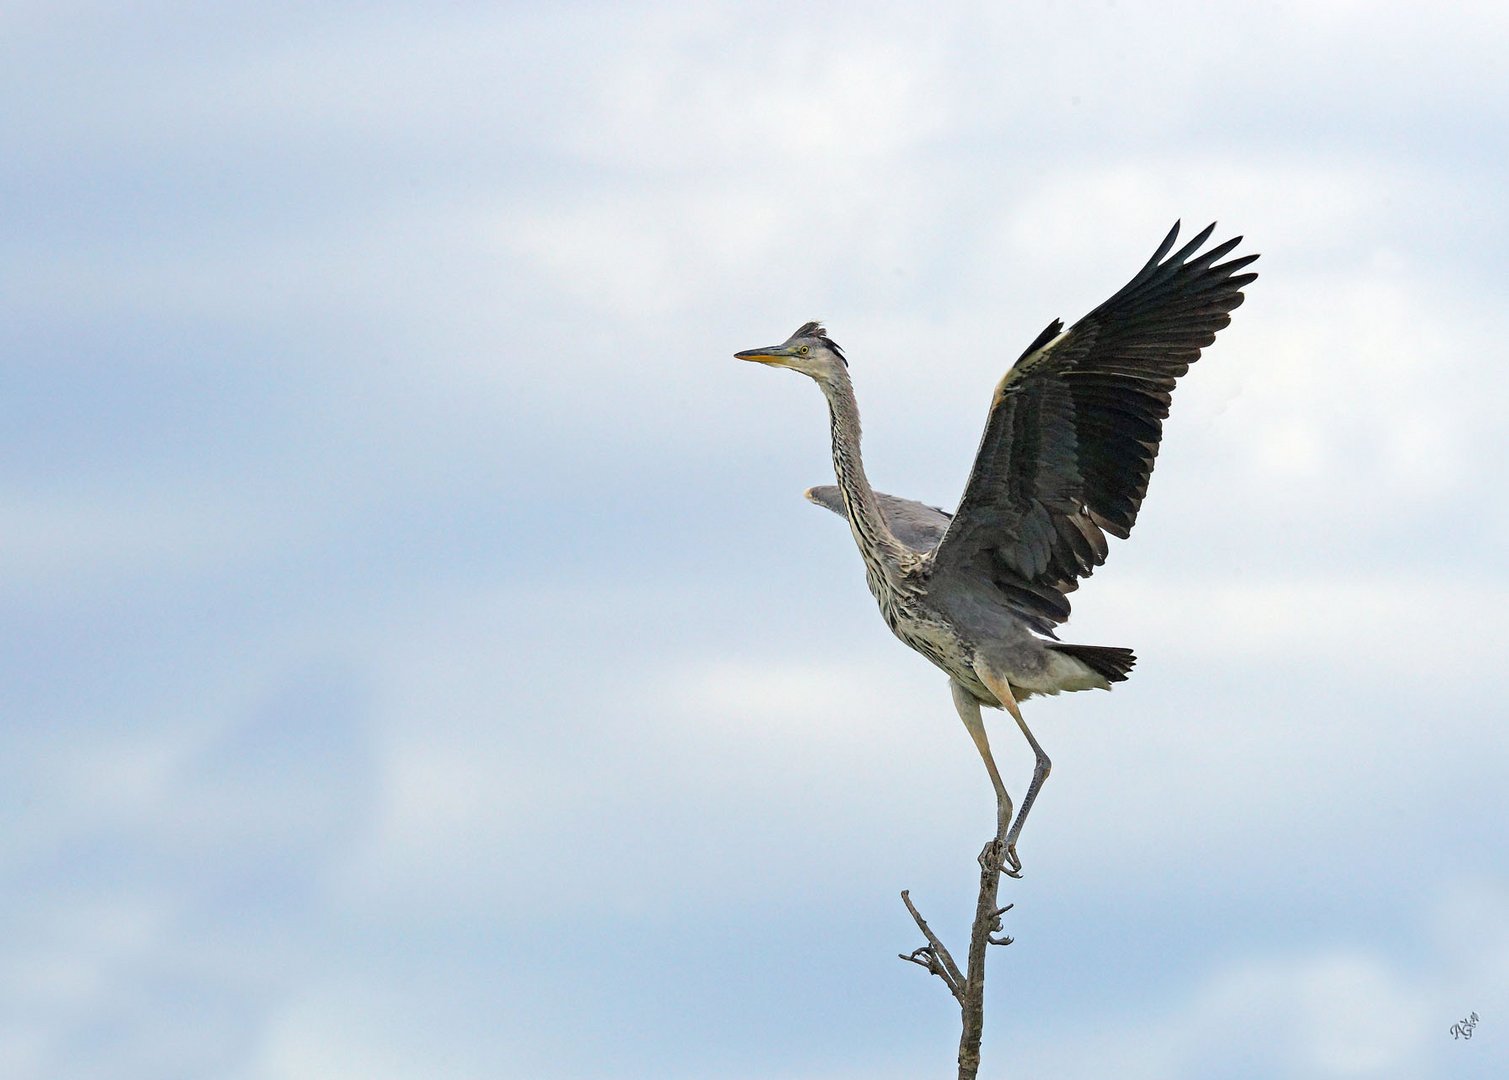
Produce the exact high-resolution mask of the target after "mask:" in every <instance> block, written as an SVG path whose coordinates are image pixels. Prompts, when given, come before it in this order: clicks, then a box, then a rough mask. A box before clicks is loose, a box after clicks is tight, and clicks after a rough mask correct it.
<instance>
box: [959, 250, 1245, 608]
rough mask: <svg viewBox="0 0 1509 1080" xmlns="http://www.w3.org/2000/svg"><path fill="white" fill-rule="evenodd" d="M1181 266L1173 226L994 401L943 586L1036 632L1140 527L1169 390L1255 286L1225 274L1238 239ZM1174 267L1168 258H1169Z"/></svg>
mask: <svg viewBox="0 0 1509 1080" xmlns="http://www.w3.org/2000/svg"><path fill="white" fill-rule="evenodd" d="M1214 229H1215V225H1211V226H1209V227H1208V228H1206V229H1205V230H1204V231H1203V232H1201V233H1200V235H1198V236H1196V237H1195V238H1194V239H1193V240H1191V241H1190V242H1189V243H1188V244H1186V245H1185V246H1184V247H1182V248H1180V249H1179V250H1178V251H1177V252H1175V253H1174V254H1173V255H1168V253H1169V251H1170V250H1171V249H1172V248H1173V246H1174V241H1175V239H1176V238H1177V237H1178V235H1179V226H1178V224H1177V223H1176V224H1175V225H1174V227H1173V229H1171V230H1170V231H1169V234H1168V236H1167V237H1166V238H1165V239H1164V241H1163V243H1162V244H1161V245H1160V246H1159V248H1158V250H1157V252H1156V253H1155V254H1154V255H1153V257H1152V258H1151V259H1150V260H1149V261H1148V263H1147V265H1146V266H1144V267H1143V268H1142V270H1141V271H1140V272H1139V273H1138V274H1137V276H1136V277H1134V278H1133V279H1132V280H1131V281H1129V282H1128V283H1127V284H1126V286H1125V287H1124V288H1123V289H1122V290H1121V291H1120V292H1118V293H1117V294H1116V295H1115V296H1113V297H1111V298H1110V299H1109V300H1107V301H1106V302H1105V303H1104V304H1101V305H1100V306H1099V307H1098V308H1096V309H1095V310H1094V311H1092V312H1090V314H1088V315H1086V316H1085V317H1084V318H1083V319H1080V320H1079V322H1077V323H1075V324H1074V325H1073V326H1072V327H1070V328H1069V330H1068V331H1067V332H1064V331H1063V323H1062V322H1060V321H1058V320H1056V319H1055V320H1054V321H1053V322H1052V323H1050V324H1049V326H1048V328H1047V329H1046V330H1044V331H1043V332H1042V333H1041V334H1039V335H1038V337H1037V340H1036V341H1034V342H1033V343H1032V344H1031V345H1030V346H1028V348H1027V351H1026V352H1025V353H1023V354H1022V357H1021V359H1019V360H1018V361H1017V362H1016V364H1015V365H1014V366H1013V367H1012V369H1011V370H1010V371H1009V372H1007V373H1006V377H1005V378H1004V379H1002V380H1001V382H1000V384H999V385H998V386H997V387H996V392H995V398H994V399H993V400H992V402H991V406H990V418H989V420H988V421H987V422H986V425H985V434H984V436H983V437H982V438H981V440H980V449H979V452H978V454H977V455H976V456H975V465H974V470H973V471H972V472H971V473H970V477H969V483H968V485H967V486H966V487H965V490H964V498H963V500H962V501H961V502H960V503H959V509H958V511H957V513H955V515H954V518H953V520H952V522H951V523H950V524H949V527H948V531H947V533H946V534H945V535H944V537H943V539H942V540H941V541H940V542H939V544H938V547H937V549H936V550H935V552H934V556H933V574H934V579H935V581H937V580H939V579H940V577H947V576H954V577H956V578H957V579H960V580H961V581H967V582H968V583H970V584H976V585H977V584H979V583H981V582H989V583H991V584H993V585H995V586H996V587H997V588H998V589H999V590H1000V591H1001V592H1002V593H1004V595H1005V597H1006V599H1007V602H1008V603H1010V604H1011V605H1012V607H1013V608H1014V609H1016V610H1017V611H1019V612H1020V613H1021V614H1022V616H1023V617H1024V618H1025V619H1026V620H1027V622H1028V623H1029V624H1030V625H1032V626H1033V627H1034V628H1035V629H1038V630H1044V631H1047V630H1051V628H1052V626H1054V625H1056V624H1057V623H1060V622H1062V621H1063V620H1064V619H1066V618H1068V616H1069V602H1068V600H1066V599H1065V594H1066V593H1069V592H1072V591H1073V590H1074V589H1075V588H1076V587H1077V586H1078V583H1079V579H1080V578H1082V577H1086V576H1088V575H1089V574H1090V573H1091V572H1092V571H1093V570H1094V569H1095V567H1097V566H1099V565H1101V564H1102V563H1103V562H1105V560H1106V552H1107V544H1106V537H1105V534H1106V533H1110V534H1111V535H1112V536H1118V537H1121V538H1123V539H1124V538H1125V537H1126V536H1127V534H1128V533H1129V532H1130V531H1131V529H1132V526H1133V524H1135V523H1136V521H1137V512H1138V510H1139V509H1140V508H1141V506H1142V499H1143V496H1145V495H1146V494H1147V485H1148V477H1149V476H1150V475H1151V474H1152V471H1153V462H1154V460H1155V459H1156V458H1157V456H1158V444H1159V440H1160V439H1161V438H1162V436H1163V421H1164V419H1165V418H1166V417H1167V416H1168V410H1169V401H1170V395H1171V392H1172V391H1173V389H1174V382H1175V380H1176V379H1178V377H1179V376H1180V375H1183V374H1184V373H1185V372H1186V371H1188V370H1189V365H1190V364H1192V363H1194V362H1195V361H1196V360H1198V359H1199V358H1200V350H1201V349H1203V348H1205V347H1206V346H1207V345H1209V344H1210V343H1211V342H1212V341H1214V340H1215V336H1216V331H1218V330H1220V329H1221V328H1222V327H1224V326H1225V325H1226V324H1227V323H1229V322H1230V321H1231V315H1230V312H1231V311H1232V310H1233V309H1234V308H1236V307H1237V306H1238V305H1239V304H1241V302H1242V291H1241V290H1242V287H1243V286H1245V285H1247V284H1248V283H1249V282H1251V281H1253V280H1254V279H1256V277H1257V274H1255V273H1247V274H1239V273H1238V272H1237V271H1239V270H1241V269H1242V268H1243V267H1244V266H1246V265H1248V264H1249V263H1251V262H1252V261H1253V260H1254V259H1256V258H1257V256H1256V255H1247V256H1244V257H1242V258H1237V259H1232V260H1230V261H1228V262H1224V263H1221V262H1218V260H1219V259H1221V258H1222V257H1223V256H1225V255H1227V254H1228V253H1229V252H1230V251H1231V250H1232V249H1233V248H1234V247H1236V245H1237V244H1238V243H1240V242H1241V239H1242V238H1241V237H1236V238H1235V239H1232V240H1228V241H1226V242H1225V243H1223V244H1218V245H1216V246H1215V247H1213V248H1211V249H1210V250H1209V251H1206V252H1204V253H1202V254H1198V255H1197V254H1196V253H1197V252H1198V251H1199V249H1200V247H1201V246H1202V245H1203V244H1204V243H1205V241H1206V240H1208V239H1209V238H1210V234H1211V232H1212V231H1213V230H1214ZM1166 255H1168V258H1166V259H1165V258H1164V256H1166Z"/></svg>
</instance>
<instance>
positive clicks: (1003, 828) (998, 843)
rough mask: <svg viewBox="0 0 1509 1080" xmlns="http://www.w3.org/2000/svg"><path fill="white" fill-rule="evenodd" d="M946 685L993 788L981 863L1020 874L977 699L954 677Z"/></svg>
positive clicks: (1007, 804) (1007, 799)
mask: <svg viewBox="0 0 1509 1080" xmlns="http://www.w3.org/2000/svg"><path fill="white" fill-rule="evenodd" d="M948 688H949V689H950V690H952V691H953V695H954V708H955V709H957V710H959V719H960V720H963V721H964V727H965V728H966V729H967V730H968V731H969V737H970V738H971V739H973V740H974V741H975V749H976V750H978V751H979V752H980V759H981V760H982V761H984V762H985V771H986V772H988V773H989V774H990V783H991V785H992V786H994V787H995V789H996V835H995V839H994V840H992V841H991V842H990V843H988V844H986V845H985V850H984V851H982V852H980V863H981V865H984V864H985V863H986V862H991V863H994V864H995V865H996V866H999V867H1000V868H1001V870H1002V872H1003V873H1005V874H1006V875H1008V876H1009V877H1021V869H1022V864H1021V861H1020V860H1018V859H1017V857H1016V852H1015V851H1014V850H1012V848H1011V845H1010V843H1009V842H1008V839H1007V830H1008V829H1009V828H1010V826H1011V796H1010V795H1008V794H1007V793H1006V784H1005V782H1004V781H1002V780H1001V770H999V769H997V768H996V759H995V757H994V756H993V755H992V754H991V752H990V738H989V737H988V736H987V735H986V734H985V721H984V719H983V718H982V717H981V716H980V702H979V700H978V699H977V698H976V697H975V696H974V695H973V694H971V693H970V692H969V691H968V690H966V689H965V688H964V687H963V685H961V684H960V683H958V682H956V681H955V680H953V679H950V680H949V681H948Z"/></svg>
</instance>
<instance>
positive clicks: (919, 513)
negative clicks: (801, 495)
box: [806, 484, 953, 554]
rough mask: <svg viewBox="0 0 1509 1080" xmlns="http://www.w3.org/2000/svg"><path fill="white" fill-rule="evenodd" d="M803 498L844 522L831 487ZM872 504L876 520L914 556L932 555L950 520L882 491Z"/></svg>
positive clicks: (934, 509)
mask: <svg viewBox="0 0 1509 1080" xmlns="http://www.w3.org/2000/svg"><path fill="white" fill-rule="evenodd" d="M806 494H807V499H808V501H810V502H815V503H817V505H818V506H825V507H827V508H828V509H829V510H832V511H833V512H834V513H835V514H837V515H838V516H839V517H841V518H843V519H845V520H848V516H849V514H848V511H846V510H845V509H844V499H843V496H842V495H840V494H839V493H838V488H836V487H834V486H833V485H832V484H824V485H822V486H820V487H815V488H809V489H808V490H807V492H806ZM875 500H876V502H878V503H879V504H880V516H881V517H883V518H885V523H886V525H888V526H889V527H890V530H891V533H892V534H893V535H894V536H895V537H896V539H897V540H900V541H901V542H902V543H903V544H905V545H906V546H907V547H909V548H911V549H912V550H913V551H915V552H917V553H918V554H921V553H923V552H927V551H932V550H933V548H935V547H937V546H938V541H939V540H942V539H943V534H944V533H945V532H947V531H948V522H949V519H950V518H951V517H952V516H953V515H951V514H949V513H948V512H947V511H944V510H940V509H938V507H936V506H928V505H927V504H926V503H920V502H916V501H914V500H912V499H900V498H897V497H896V496H895V495H887V494H886V493H885V492H883V491H877V492H876V493H875Z"/></svg>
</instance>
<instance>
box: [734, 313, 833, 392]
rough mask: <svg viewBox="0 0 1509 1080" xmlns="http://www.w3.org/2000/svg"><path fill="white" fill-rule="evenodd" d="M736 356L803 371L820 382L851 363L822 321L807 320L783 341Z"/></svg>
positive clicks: (748, 350) (736, 355)
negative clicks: (845, 357) (808, 321)
mask: <svg viewBox="0 0 1509 1080" xmlns="http://www.w3.org/2000/svg"><path fill="white" fill-rule="evenodd" d="M734 356H735V357H736V358H737V359H740V360H754V361H756V362H757V363H761V364H769V365H770V366H771V367H783V368H790V369H791V370H792V371H800V372H801V373H802V374H803V375H807V376H810V377H811V378H814V379H816V380H818V381H819V382H824V381H827V380H828V379H832V378H835V377H837V376H838V375H839V373H841V372H843V371H844V370H845V369H847V368H848V366H849V362H848V361H847V360H845V359H844V351H843V350H842V349H840V348H839V347H838V343H837V342H835V341H834V340H833V339H832V338H830V337H829V336H828V331H826V330H824V329H823V325H822V323H815V322H810V323H805V324H803V325H802V327H801V328H800V329H798V330H797V332H796V333H794V334H792V335H791V336H790V337H789V338H787V339H786V340H785V341H783V342H781V343H780V344H779V345H769V346H766V347H765V348H763V349H746V350H745V351H744V352H741V353H734Z"/></svg>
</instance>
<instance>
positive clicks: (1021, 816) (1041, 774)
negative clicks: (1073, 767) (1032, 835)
mask: <svg viewBox="0 0 1509 1080" xmlns="http://www.w3.org/2000/svg"><path fill="white" fill-rule="evenodd" d="M976 672H977V673H978V674H979V676H980V679H981V681H983V682H984V683H985V685H986V686H988V687H989V688H990V691H991V693H993V694H995V696H996V697H998V698H1000V700H1001V704H1002V705H1004V706H1005V707H1006V711H1007V712H1009V713H1010V714H1011V718H1012V719H1013V720H1015V721H1016V725H1017V727H1019V728H1021V729H1022V734H1023V735H1025V736H1027V745H1029V746H1031V747H1032V753H1033V754H1034V755H1035V756H1036V758H1037V761H1036V764H1034V765H1033V767H1032V783H1031V784H1029V785H1027V794H1026V796H1025V797H1024V798H1023V799H1022V809H1021V810H1020V811H1018V812H1017V816H1016V821H1014V822H1013V823H1012V825H1011V831H1010V832H1008V833H1007V834H1006V852H1007V857H1008V858H1009V859H1012V860H1014V861H1015V863H1016V865H1017V866H1018V867H1020V866H1021V862H1020V860H1017V857H1016V842H1017V837H1019V836H1021V834H1022V823H1023V822H1025V821H1026V820H1027V811H1029V810H1031V809H1032V804H1033V802H1034V801H1035V800H1036V799H1037V793H1038V791H1039V790H1040V789H1041V788H1042V786H1043V781H1044V780H1046V779H1048V773H1049V772H1051V771H1052V769H1053V762H1051V761H1049V760H1048V755H1047V754H1045V753H1043V748H1042V747H1041V746H1039V745H1038V742H1037V739H1035V738H1033V735H1032V730H1031V729H1030V728H1029V727H1028V726H1027V721H1025V720H1023V719H1022V710H1021V707H1020V706H1019V705H1017V703H1016V698H1015V697H1014V696H1013V695H1012V693H1011V686H1010V685H1009V684H1008V683H1007V682H1006V680H1005V679H998V678H995V677H994V676H992V675H990V674H989V673H987V672H982V671H979V669H978V668H976Z"/></svg>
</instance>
